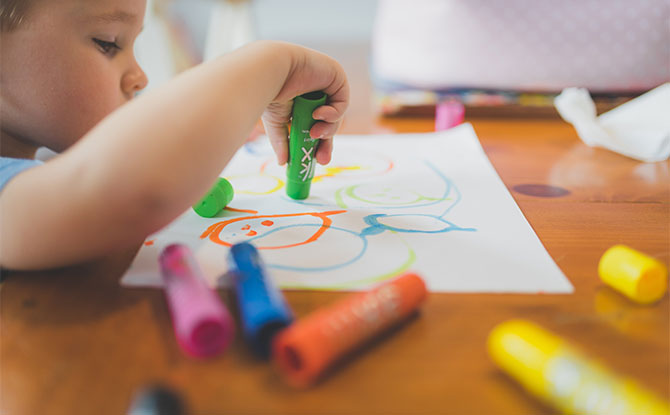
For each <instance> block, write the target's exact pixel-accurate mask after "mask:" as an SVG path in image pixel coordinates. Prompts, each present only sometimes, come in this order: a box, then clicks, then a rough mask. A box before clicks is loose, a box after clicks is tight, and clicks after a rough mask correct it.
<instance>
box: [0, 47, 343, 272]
mask: <svg viewBox="0 0 670 415" xmlns="http://www.w3.org/2000/svg"><path fill="white" fill-rule="evenodd" d="M313 90H323V91H324V92H326V93H327V94H328V95H329V97H330V100H329V103H328V105H325V106H323V107H320V108H319V109H317V110H316V111H315V112H314V116H315V118H317V119H318V118H321V119H323V120H324V122H319V123H317V124H315V125H314V127H313V128H312V130H311V134H312V136H313V137H319V136H323V137H326V138H332V136H333V134H334V133H335V131H336V129H337V127H338V125H339V123H340V120H341V117H342V114H343V113H344V111H345V109H346V106H347V104H348V99H349V96H348V95H349V92H348V84H347V80H346V77H345V75H344V72H343V71H342V68H341V67H340V66H339V65H338V64H337V63H336V62H335V61H334V60H333V59H331V58H329V57H327V56H325V55H322V54H320V53H317V52H314V51H311V50H308V49H304V48H301V47H298V46H294V45H290V44H285V43H278V42H265V41H264V42H256V43H253V44H251V45H249V46H246V47H244V48H241V49H239V50H237V51H235V52H232V53H230V54H228V55H226V56H223V57H221V58H219V59H218V60H216V61H213V62H211V63H208V64H204V65H201V66H199V67H197V68H194V69H192V70H189V71H187V72H185V73H184V74H182V75H180V76H178V77H177V78H175V80H174V81H172V82H170V83H168V84H167V85H166V86H165V87H163V88H161V89H159V90H156V91H153V92H150V93H147V94H144V95H142V96H140V97H139V98H137V99H135V100H133V101H132V102H130V103H129V104H127V105H125V106H123V107H121V108H120V109H119V110H117V111H116V112H114V113H113V114H111V115H110V116H108V117H107V118H106V119H104V120H103V121H102V122H101V123H100V124H98V125H97V126H96V127H95V128H94V129H92V130H91V131H90V132H89V133H88V134H87V135H86V136H85V137H84V138H83V139H82V140H80V141H79V142H78V143H77V144H76V145H74V146H73V147H72V148H71V149H69V150H68V151H66V152H64V153H63V154H62V155H60V156H58V157H56V158H55V159H53V160H52V161H50V162H48V163H46V164H44V165H43V166H39V167H35V168H33V169H31V170H28V171H26V172H24V173H22V174H20V175H18V176H17V177H16V178H14V179H13V180H12V181H11V182H10V183H8V184H7V186H6V187H5V189H4V190H3V191H2V193H0V244H1V245H0V264H1V265H2V267H5V268H13V269H40V268H48V267H56V266H63V265H68V264H73V263H78V262H82V261H86V260H89V259H93V258H96V257H101V256H103V255H106V254H108V253H110V252H112V251H118V250H121V249H128V248H130V247H133V246H136V245H137V244H138V243H140V242H141V241H142V240H143V239H144V238H145V237H146V236H147V235H149V234H150V233H152V232H155V231H157V230H158V229H160V228H161V227H163V226H165V225H167V224H168V223H169V222H170V221H171V220H173V219H174V218H175V217H177V216H178V215H179V214H181V213H182V212H183V211H184V210H185V209H187V208H188V207H189V206H190V205H191V204H193V203H194V202H195V201H197V200H198V199H199V198H200V197H202V195H203V194H204V193H205V192H206V191H207V190H209V187H210V186H211V185H212V183H213V182H214V180H215V179H216V177H217V176H218V174H219V173H220V172H221V170H222V168H223V167H224V166H225V164H226V163H228V161H229V160H230V159H231V157H232V156H233V154H234V153H235V151H236V150H237V149H238V148H239V146H241V145H242V144H243V142H244V140H245V138H246V137H247V136H248V134H249V132H250V131H251V129H252V128H253V126H254V124H255V123H256V121H257V120H258V118H259V116H260V115H261V114H262V113H263V112H264V111H265V114H264V121H265V122H266V126H267V128H268V134H269V135H270V137H271V141H272V142H273V146H274V148H275V150H276V152H277V157H278V159H279V161H280V162H283V161H285V160H286V140H287V135H286V134H285V131H286V126H285V125H286V122H287V121H288V118H287V117H288V113H289V112H290V105H291V100H292V99H293V98H294V97H295V96H297V95H299V94H302V93H305V92H309V91H313ZM287 108H288V111H287V110H286V109H287ZM266 109H267V111H266ZM73 110H74V109H73ZM323 144H325V145H322V146H321V150H320V153H319V154H318V156H319V157H318V159H319V161H320V162H322V163H324V162H327V161H328V160H329V158H330V151H331V148H332V146H331V145H330V140H326V141H325V142H324V143H323Z"/></svg>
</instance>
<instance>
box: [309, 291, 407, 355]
mask: <svg viewBox="0 0 670 415" xmlns="http://www.w3.org/2000/svg"><path fill="white" fill-rule="evenodd" d="M399 308H400V293H399V292H398V289H397V288H396V287H395V286H393V285H391V286H386V287H382V288H380V289H379V290H378V291H376V292H373V293H369V294H368V295H366V296H365V297H364V299H363V300H362V301H357V302H355V303H354V304H353V305H352V306H351V309H350V310H346V311H345V312H343V313H337V314H335V315H333V316H331V317H330V318H329V319H328V320H327V321H326V324H324V325H323V329H322V330H323V333H324V334H325V335H326V336H328V337H329V338H330V339H332V340H333V341H334V342H337V343H339V344H345V345H347V344H352V343H354V342H356V341H357V339H360V338H361V337H362V335H361V332H363V333H373V332H375V331H376V330H377V329H379V328H380V327H381V326H382V324H384V323H388V322H391V321H393V320H394V319H395V318H396V317H397V316H398V311H399Z"/></svg>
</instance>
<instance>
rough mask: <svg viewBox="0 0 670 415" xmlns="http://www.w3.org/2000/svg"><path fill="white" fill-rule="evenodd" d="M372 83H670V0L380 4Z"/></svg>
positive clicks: (550, 88) (398, 0)
mask: <svg viewBox="0 0 670 415" xmlns="http://www.w3.org/2000/svg"><path fill="white" fill-rule="evenodd" d="M378 7H379V9H378V14H377V19H376V22H375V28H374V34H373V40H372V72H373V76H374V77H375V78H376V80H377V81H381V82H386V83H389V82H390V83H391V84H398V85H403V86H408V87H413V88H425V89H433V90H436V89H450V88H479V89H496V90H514V91H535V92H558V91H560V90H562V89H563V88H565V87H571V86H578V87H584V88H587V89H589V90H590V91H591V92H634V91H644V90H648V89H651V88H653V87H655V86H657V85H659V84H661V83H664V82H667V81H668V80H670V0H637V1H630V0H562V1H554V0H504V1H501V0H415V1H411V2H410V1H405V0H379V6H378Z"/></svg>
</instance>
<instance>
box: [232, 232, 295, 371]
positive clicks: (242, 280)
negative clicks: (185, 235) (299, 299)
mask: <svg viewBox="0 0 670 415" xmlns="http://www.w3.org/2000/svg"><path fill="white" fill-rule="evenodd" d="M228 261H229V264H230V275H231V277H232V280H233V290H234V291H235V295H236V297H237V307H238V309H239V314H240V325H241V326H242V332H243V333H244V337H245V338H246V341H247V343H248V344H249V345H250V346H251V348H252V349H253V351H254V353H256V354H257V355H258V356H260V357H263V358H268V357H269V355H270V348H271V345H272V339H273V337H274V336H275V334H277V333H278V332H279V331H280V330H281V329H283V328H284V327H286V326H288V325H289V324H291V323H292V322H293V313H292V311H291V309H290V308H289V307H288V305H287V303H286V300H285V299H284V296H283V295H282V293H281V291H279V289H278V288H277V287H276V286H275V285H274V284H273V282H272V280H271V279H270V278H268V276H267V274H266V272H265V267H264V266H263V263H262V260H261V257H260V255H259V254H258V250H257V249H256V248H255V247H254V246H253V245H252V244H250V243H248V242H242V243H239V244H235V245H233V246H232V247H231V248H230V254H229V257H228Z"/></svg>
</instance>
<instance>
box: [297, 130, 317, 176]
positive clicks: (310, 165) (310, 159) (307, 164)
mask: <svg viewBox="0 0 670 415" xmlns="http://www.w3.org/2000/svg"><path fill="white" fill-rule="evenodd" d="M303 133H307V134H309V130H303ZM305 141H306V142H307V141H310V142H311V141H316V140H315V139H313V138H311V137H310V138H308V139H305ZM314 149H315V147H312V148H309V149H307V148H305V147H301V150H302V152H303V156H302V159H300V165H301V166H302V170H300V174H301V175H302V181H303V182H305V181H307V180H309V179H311V178H312V177H314V170H315V168H316V165H315V164H314V156H313V155H312V151H314Z"/></svg>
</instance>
